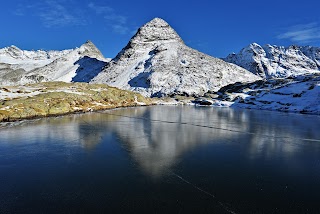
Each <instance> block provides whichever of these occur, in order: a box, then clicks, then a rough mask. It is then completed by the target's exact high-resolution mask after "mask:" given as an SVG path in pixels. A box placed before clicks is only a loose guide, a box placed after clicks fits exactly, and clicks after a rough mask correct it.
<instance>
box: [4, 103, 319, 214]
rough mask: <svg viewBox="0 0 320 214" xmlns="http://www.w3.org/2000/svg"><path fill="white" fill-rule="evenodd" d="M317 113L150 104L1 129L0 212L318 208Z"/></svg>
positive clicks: (311, 210)
mask: <svg viewBox="0 0 320 214" xmlns="http://www.w3.org/2000/svg"><path fill="white" fill-rule="evenodd" d="M319 128H320V118H319V116H314V115H299V114H285V113H278V112H268V111H252V110H239V109H237V110H236V109H219V108H218V109H217V108H206V107H203V108H201V107H192V106H182V107H170V106H154V107H140V108H127V109H117V110H111V111H105V112H100V113H90V114H82V115H69V116H64V117H58V118H46V119H40V120H35V121H27V122H22V123H20V124H17V123H16V124H15V125H14V126H12V127H8V125H6V126H2V127H0V213H89V212H90V213H320V204H319V201H320V130H319Z"/></svg>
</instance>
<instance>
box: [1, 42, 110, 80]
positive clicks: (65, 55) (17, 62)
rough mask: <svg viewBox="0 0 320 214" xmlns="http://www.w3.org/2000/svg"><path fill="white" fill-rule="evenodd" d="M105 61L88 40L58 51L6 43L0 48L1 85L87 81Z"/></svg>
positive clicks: (99, 69)
mask: <svg viewBox="0 0 320 214" xmlns="http://www.w3.org/2000/svg"><path fill="white" fill-rule="evenodd" d="M108 61H109V59H106V58H104V56H103V55H102V53H101V52H100V50H99V49H98V48H97V47H96V46H95V45H94V44H93V43H92V42H91V41H89V40H88V41H87V42H85V43H84V44H82V45H81V46H80V47H78V48H74V49H67V50H62V51H53V50H50V51H44V50H36V51H28V50H21V49H20V48H18V47H16V46H10V47H5V48H2V49H0V81H1V84H2V85H22V84H27V83H37V82H43V81H65V82H72V81H73V79H74V78H76V79H77V80H78V81H79V82H88V81H90V80H91V79H92V78H93V76H95V75H97V73H98V72H100V71H101V69H102V67H103V66H104V65H105V64H106V63H107V62H108ZM83 65H86V66H83ZM90 66H91V67H92V68H90ZM78 73H81V75H80V76H81V78H79V77H78V76H79V75H78Z"/></svg>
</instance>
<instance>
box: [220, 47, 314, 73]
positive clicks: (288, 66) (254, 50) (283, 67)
mask: <svg viewBox="0 0 320 214" xmlns="http://www.w3.org/2000/svg"><path fill="white" fill-rule="evenodd" d="M224 60H225V61H226V62H230V63H234V64H236V65H239V66H241V67H243V68H245V69H247V70H249V71H251V72H252V73H254V74H257V75H259V76H261V77H263V78H286V77H289V76H298V75H303V74H309V73H318V72H319V70H320V69H319V68H320V48H316V47H310V46H305V47H301V46H297V45H291V46H289V47H283V46H276V45H269V44H267V45H264V46H260V45H259V44H257V43H252V44H250V45H249V46H247V47H245V48H243V49H242V50H240V52H239V53H238V54H234V53H233V54H230V55H228V56H227V57H226V58H225V59H224Z"/></svg>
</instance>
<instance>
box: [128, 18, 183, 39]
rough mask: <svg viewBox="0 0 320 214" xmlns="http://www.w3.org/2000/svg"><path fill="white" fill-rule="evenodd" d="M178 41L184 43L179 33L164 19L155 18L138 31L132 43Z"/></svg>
mask: <svg viewBox="0 0 320 214" xmlns="http://www.w3.org/2000/svg"><path fill="white" fill-rule="evenodd" d="M155 41H177V42H183V41H182V39H181V38H180V36H179V35H178V34H177V32H176V31H175V30H174V29H173V28H172V27H171V26H170V25H169V24H168V23H167V22H166V21H164V20H163V19H161V18H154V19H153V20H151V21H150V22H148V23H147V24H145V25H144V26H142V27H141V28H139V29H138V31H137V33H136V34H135V36H134V37H133V38H132V39H131V41H130V42H131V43H139V42H155Z"/></svg>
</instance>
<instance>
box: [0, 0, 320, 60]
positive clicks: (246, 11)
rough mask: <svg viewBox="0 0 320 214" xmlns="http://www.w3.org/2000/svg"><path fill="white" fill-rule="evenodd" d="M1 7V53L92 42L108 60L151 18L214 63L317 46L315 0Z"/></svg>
mask: <svg viewBox="0 0 320 214" xmlns="http://www.w3.org/2000/svg"><path fill="white" fill-rule="evenodd" d="M1 8H2V10H1V13H0V20H1V22H0V23H1V24H0V25H1V28H0V29H1V31H0V48H2V47H5V46H9V45H16V46H18V47H19V48H21V49H27V50H31V49H45V50H62V49H68V48H74V47H79V46H80V45H81V44H83V43H84V42H85V41H86V40H91V41H92V42H93V43H94V44H96V46H97V47H98V48H99V49H100V50H101V51H102V53H103V54H104V55H105V56H106V57H114V56H115V55H116V54H117V53H118V52H119V51H120V50H121V49H122V48H123V47H124V46H125V45H126V44H127V42H128V41H129V39H130V38H131V37H132V36H133V35H134V33H135V31H136V30H137V29H138V28H139V27H140V26H141V25H143V24H144V23H146V22H148V21H150V20H151V19H153V18H154V17H160V18H163V19H165V20H166V21H167V22H168V23H169V24H170V25H171V26H172V27H173V28H174V29H175V30H176V31H177V32H178V34H179V35H180V36H181V37H182V39H183V40H184V41H185V43H186V44H187V45H189V46H191V47H193V48H195V49H198V50H199V51H202V52H205V53H207V54H209V55H212V56H216V57H224V56H226V55H227V54H228V53H231V52H238V51H239V50H240V49H241V48H243V47H245V46H247V45H248V44H250V43H252V42H257V43H259V44H261V45H264V44H275V45H284V46H288V45H290V44H298V45H313V46H320V15H319V10H320V9H319V8H320V2H319V1H317V0H303V1H292V0H291V1H289V0H284V1H283V0H269V1H257V0H255V1H244V0H242V1H240V0H227V1H222V0H219V1H214V0H196V1H185V0H184V1H182V0H159V1H150V0H148V1H147V0H134V1H125V0H117V1H115V0H113V1H108V0H105V1H104V0H81V1H79V0H78V1H77V0H43V1H39V0H28V1H26V0H10V1H3V2H2V3H1Z"/></svg>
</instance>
